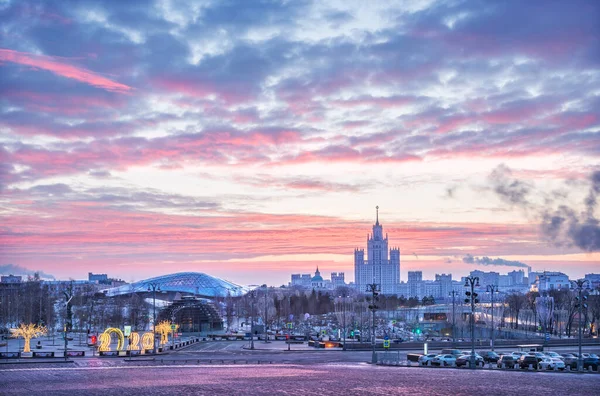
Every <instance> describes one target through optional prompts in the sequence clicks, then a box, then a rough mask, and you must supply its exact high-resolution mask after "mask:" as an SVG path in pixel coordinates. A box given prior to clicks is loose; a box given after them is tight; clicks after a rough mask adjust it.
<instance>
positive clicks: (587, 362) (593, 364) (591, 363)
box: [565, 354, 600, 371]
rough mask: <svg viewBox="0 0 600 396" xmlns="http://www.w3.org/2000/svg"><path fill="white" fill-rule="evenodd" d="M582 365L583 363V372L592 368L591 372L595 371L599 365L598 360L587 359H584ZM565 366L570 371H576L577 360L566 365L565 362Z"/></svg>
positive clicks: (599, 360) (599, 361)
mask: <svg viewBox="0 0 600 396" xmlns="http://www.w3.org/2000/svg"><path fill="white" fill-rule="evenodd" d="M582 355H583V354H582ZM582 363H583V368H584V370H589V369H590V368H592V369H593V370H596V371H597V370H598V366H599V365H600V359H597V358H593V357H588V358H584V359H583V361H582ZM565 365H568V366H569V367H570V368H571V370H577V358H575V359H573V360H572V361H570V362H569V364H567V362H565Z"/></svg>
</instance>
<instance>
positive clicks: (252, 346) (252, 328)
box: [250, 290, 256, 349]
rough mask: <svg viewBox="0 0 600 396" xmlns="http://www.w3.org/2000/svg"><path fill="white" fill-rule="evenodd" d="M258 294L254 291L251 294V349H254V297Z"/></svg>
mask: <svg viewBox="0 0 600 396" xmlns="http://www.w3.org/2000/svg"><path fill="white" fill-rule="evenodd" d="M255 296H256V293H255V291H254V290H252V291H251V292H250V311H251V312H250V349H254V333H253V331H254V297H255Z"/></svg>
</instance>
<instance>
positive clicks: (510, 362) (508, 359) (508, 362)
mask: <svg viewBox="0 0 600 396" xmlns="http://www.w3.org/2000/svg"><path fill="white" fill-rule="evenodd" d="M496 364H497V365H498V368H502V367H503V366H504V367H506V368H515V364H517V359H515V357H514V356H512V355H502V356H500V358H499V359H498V361H497V362H496Z"/></svg>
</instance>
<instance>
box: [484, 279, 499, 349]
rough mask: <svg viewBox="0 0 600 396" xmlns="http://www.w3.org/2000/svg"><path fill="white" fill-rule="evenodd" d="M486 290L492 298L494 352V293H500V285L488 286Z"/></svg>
mask: <svg viewBox="0 0 600 396" xmlns="http://www.w3.org/2000/svg"><path fill="white" fill-rule="evenodd" d="M485 290H487V291H488V292H490V293H491V296H492V351H493V350H494V293H498V285H487V286H486V288H485Z"/></svg>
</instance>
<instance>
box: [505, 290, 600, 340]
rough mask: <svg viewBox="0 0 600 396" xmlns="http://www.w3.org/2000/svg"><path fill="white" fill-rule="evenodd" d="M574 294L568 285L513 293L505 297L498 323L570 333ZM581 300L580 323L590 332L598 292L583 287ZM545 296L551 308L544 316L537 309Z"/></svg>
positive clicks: (598, 318) (597, 315)
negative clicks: (548, 289)
mask: <svg viewBox="0 0 600 396" xmlns="http://www.w3.org/2000/svg"><path fill="white" fill-rule="evenodd" d="M577 296H578V294H577V293H576V292H574V291H572V290H569V289H560V290H550V291H549V292H547V293H545V295H544V296H541V295H540V293H538V292H528V293H526V294H521V293H513V294H510V295H508V296H507V297H506V299H505V301H504V302H505V307H506V309H505V313H504V316H503V317H502V325H503V326H504V327H507V328H511V329H517V330H518V329H520V330H524V331H536V330H539V329H540V328H543V329H545V331H547V332H548V333H551V334H554V335H558V336H560V335H566V336H568V337H570V336H572V335H574V330H575V329H577V326H578V319H579V318H578V312H579V310H578V304H579V303H580V302H579V301H578V300H577ZM584 296H585V297H587V298H586V300H585V301H584V303H585V304H586V305H587V308H583V309H582V314H583V317H582V326H583V327H584V328H588V325H589V328H590V332H589V333H591V334H598V326H599V322H600V294H599V293H598V291H592V292H590V291H586V292H585V293H584ZM540 297H541V298H543V299H548V301H550V302H551V305H552V310H551V312H550V313H549V315H550V316H549V317H547V318H544V315H543V313H541V312H538V311H539V304H538V303H536V302H537V301H539V300H538V299H539V298H540Z"/></svg>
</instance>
